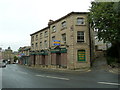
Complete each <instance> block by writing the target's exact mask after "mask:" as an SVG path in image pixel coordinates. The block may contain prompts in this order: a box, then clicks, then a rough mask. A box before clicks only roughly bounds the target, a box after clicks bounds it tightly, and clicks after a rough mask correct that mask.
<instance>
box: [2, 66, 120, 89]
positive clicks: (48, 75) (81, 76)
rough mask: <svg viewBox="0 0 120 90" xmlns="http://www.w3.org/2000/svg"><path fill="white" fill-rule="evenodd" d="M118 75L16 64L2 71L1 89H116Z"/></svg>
mask: <svg viewBox="0 0 120 90" xmlns="http://www.w3.org/2000/svg"><path fill="white" fill-rule="evenodd" d="M118 87H120V84H119V83H118V75H117V74H113V73H110V72H108V71H105V70H94V69H93V70H91V71H88V72H79V71H77V72H67V71H62V72H59V71H53V70H50V71H49V70H37V69H31V68H28V67H25V66H21V65H17V64H9V65H7V67H6V68H3V69H2V88H118Z"/></svg>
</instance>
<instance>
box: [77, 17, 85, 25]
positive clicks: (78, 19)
mask: <svg viewBox="0 0 120 90" xmlns="http://www.w3.org/2000/svg"><path fill="white" fill-rule="evenodd" d="M77 25H85V18H83V17H78V18H77Z"/></svg>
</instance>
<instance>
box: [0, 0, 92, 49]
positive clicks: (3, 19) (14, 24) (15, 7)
mask: <svg viewBox="0 0 120 90" xmlns="http://www.w3.org/2000/svg"><path fill="white" fill-rule="evenodd" d="M91 1H92V0H0V47H2V48H3V49H7V48H8V47H9V46H10V47H11V49H12V50H13V51H17V50H18V48H19V47H23V46H29V45H30V34H31V33H34V32H36V31H38V30H40V29H42V28H44V27H46V26H47V24H48V21H49V20H50V19H52V20H56V19H59V18H61V17H62V16H64V15H66V14H68V13H70V12H72V11H74V12H86V11H88V9H89V7H90V6H91V4H90V2H91Z"/></svg>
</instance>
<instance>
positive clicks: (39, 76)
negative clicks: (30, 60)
mask: <svg viewBox="0 0 120 90" xmlns="http://www.w3.org/2000/svg"><path fill="white" fill-rule="evenodd" d="M35 76H38V77H45V76H44V75H35Z"/></svg>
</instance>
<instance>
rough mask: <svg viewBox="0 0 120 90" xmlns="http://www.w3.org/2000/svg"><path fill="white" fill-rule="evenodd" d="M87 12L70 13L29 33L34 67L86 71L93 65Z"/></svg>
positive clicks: (91, 40) (91, 36) (92, 49)
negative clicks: (83, 69)
mask: <svg viewBox="0 0 120 90" xmlns="http://www.w3.org/2000/svg"><path fill="white" fill-rule="evenodd" d="M87 16H88V13H87V12H71V13H69V14H67V15H66V16H63V17H61V18H60V19H58V20H56V21H53V20H50V21H49V23H48V27H46V28H44V29H42V30H39V31H37V32H35V33H33V34H31V46H32V50H31V61H32V62H33V63H32V64H33V65H38V66H42V67H43V66H44V67H49V68H66V69H80V68H89V67H90V65H91V63H92V58H93V52H94V43H93V35H92V33H93V30H92V29H91V28H90V26H89V23H88V21H87Z"/></svg>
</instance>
